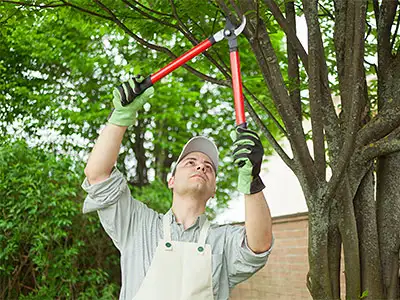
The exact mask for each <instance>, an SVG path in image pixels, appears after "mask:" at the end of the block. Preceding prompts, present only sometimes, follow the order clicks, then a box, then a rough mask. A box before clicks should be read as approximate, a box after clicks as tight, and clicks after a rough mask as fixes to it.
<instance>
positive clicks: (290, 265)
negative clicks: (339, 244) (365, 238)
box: [229, 213, 345, 300]
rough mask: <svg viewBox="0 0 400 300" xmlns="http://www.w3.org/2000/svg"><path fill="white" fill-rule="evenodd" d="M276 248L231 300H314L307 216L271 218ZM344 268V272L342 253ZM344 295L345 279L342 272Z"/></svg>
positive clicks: (233, 293)
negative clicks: (309, 281) (309, 283)
mask: <svg viewBox="0 0 400 300" xmlns="http://www.w3.org/2000/svg"><path fill="white" fill-rule="evenodd" d="M272 231H273V234H274V237H275V243H274V248H273V250H272V253H271V255H270V256H269V259H268V262H267V264H266V266H265V267H264V268H262V269H261V270H260V271H259V272H257V273H256V274H255V275H254V276H253V277H251V278H250V279H249V280H246V281H245V282H243V283H241V284H239V285H237V286H236V287H235V288H234V289H233V291H232V293H231V297H230V298H229V299H231V300H245V299H246V300H265V299H269V300H291V299H296V300H303V299H307V300H308V299H312V298H311V295H310V293H309V292H308V289H307V287H306V277H307V272H308V252H307V251H308V245H307V243H308V215H307V213H299V214H294V215H287V216H281V217H274V218H272ZM341 269H342V270H344V265H343V252H342V262H341ZM340 281H341V296H342V299H345V284H344V282H345V278H344V273H343V272H342V273H341V278H340Z"/></svg>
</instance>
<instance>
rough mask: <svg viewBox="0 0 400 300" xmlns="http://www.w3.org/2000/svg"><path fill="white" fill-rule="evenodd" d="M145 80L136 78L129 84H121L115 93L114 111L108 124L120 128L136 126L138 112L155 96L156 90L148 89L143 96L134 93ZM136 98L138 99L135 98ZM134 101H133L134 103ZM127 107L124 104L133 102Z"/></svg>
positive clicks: (139, 77) (141, 77)
mask: <svg viewBox="0 0 400 300" xmlns="http://www.w3.org/2000/svg"><path fill="white" fill-rule="evenodd" d="M143 80H144V78H143V76H140V75H138V76H135V77H134V78H131V79H129V80H128V81H127V82H124V83H123V84H121V85H120V86H119V87H118V88H115V89H114V91H113V96H114V97H113V105H114V110H113V111H112V113H111V116H110V117H109V119H108V123H111V124H114V125H118V126H131V125H133V124H135V120H136V112H137V111H138V110H139V109H141V108H142V107H143V105H144V104H145V103H146V102H147V101H148V100H149V99H150V98H151V97H152V96H153V94H154V88H153V87H150V88H148V89H146V90H145V91H144V92H143V93H142V94H140V95H137V96H136V94H135V93H134V90H136V87H137V86H138V85H139V83H141V82H142V81H143ZM135 96H136V98H135ZM132 99H133V101H132ZM131 101H132V103H129V104H128V105H126V106H122V103H126V102H131Z"/></svg>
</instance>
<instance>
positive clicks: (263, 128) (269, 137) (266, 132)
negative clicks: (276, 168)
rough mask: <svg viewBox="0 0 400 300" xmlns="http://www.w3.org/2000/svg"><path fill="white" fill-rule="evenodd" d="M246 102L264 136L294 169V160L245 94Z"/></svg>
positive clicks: (247, 108)
mask: <svg viewBox="0 0 400 300" xmlns="http://www.w3.org/2000/svg"><path fill="white" fill-rule="evenodd" d="M244 99H245V101H244V104H245V106H246V110H247V111H248V112H249V114H250V116H251V118H252V119H253V120H254V122H255V123H256V124H257V126H258V127H259V128H260V129H261V131H262V132H263V134H264V136H265V137H266V138H267V140H268V142H269V144H270V145H271V146H272V148H273V149H274V150H275V151H276V153H278V155H279V157H280V158H281V159H282V160H283V161H284V162H285V163H286V165H287V166H288V167H289V168H290V169H291V170H292V171H294V161H293V159H291V158H290V157H289V156H288V155H287V154H286V152H285V150H283V149H282V147H281V146H280V145H279V144H278V142H277V141H276V140H275V138H274V137H273V135H272V134H271V132H270V131H269V130H268V128H267V127H266V126H265V125H264V123H263V122H262V120H261V119H260V118H259V117H258V115H257V113H256V112H255V110H254V108H253V107H252V106H251V104H250V102H249V101H248V100H247V98H246V96H244Z"/></svg>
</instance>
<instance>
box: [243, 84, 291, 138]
mask: <svg viewBox="0 0 400 300" xmlns="http://www.w3.org/2000/svg"><path fill="white" fill-rule="evenodd" d="M243 89H244V90H245V91H246V92H247V93H248V94H249V95H250V97H251V98H252V99H253V100H254V101H255V102H256V103H257V104H258V105H259V106H260V107H261V108H262V109H263V110H264V111H265V112H266V113H267V115H268V117H270V118H271V119H272V121H273V122H274V124H275V125H276V127H278V129H279V130H280V131H281V132H282V133H283V135H284V136H286V137H287V132H286V130H285V128H283V127H282V125H281V124H280V123H279V122H278V120H277V119H276V118H275V116H274V115H273V114H272V112H271V111H270V110H269V109H268V108H267V107H266V106H265V105H264V103H262V102H261V101H260V100H259V99H258V98H257V97H256V96H255V95H254V94H253V93H252V92H251V91H250V90H249V89H248V88H247V87H246V86H245V85H243Z"/></svg>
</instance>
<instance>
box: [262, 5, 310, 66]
mask: <svg viewBox="0 0 400 300" xmlns="http://www.w3.org/2000/svg"><path fill="white" fill-rule="evenodd" d="M264 2H265V4H266V5H267V7H268V9H269V10H270V11H271V13H272V14H273V16H274V17H275V19H276V21H277V22H278V24H279V26H281V28H282V29H283V31H284V32H285V34H286V36H287V40H288V42H289V43H291V44H292V46H293V47H294V49H296V52H297V54H298V55H299V57H300V59H301V61H302V63H303V66H304V68H305V70H306V72H307V73H308V55H307V53H306V51H305V50H304V47H303V45H302V44H301V42H300V40H299V38H298V37H297V35H296V32H295V31H294V29H293V27H291V26H290V24H289V23H288V22H287V21H286V19H285V17H284V16H283V14H282V12H281V11H280V9H279V7H278V6H277V5H276V3H275V1H274V0H264Z"/></svg>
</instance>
